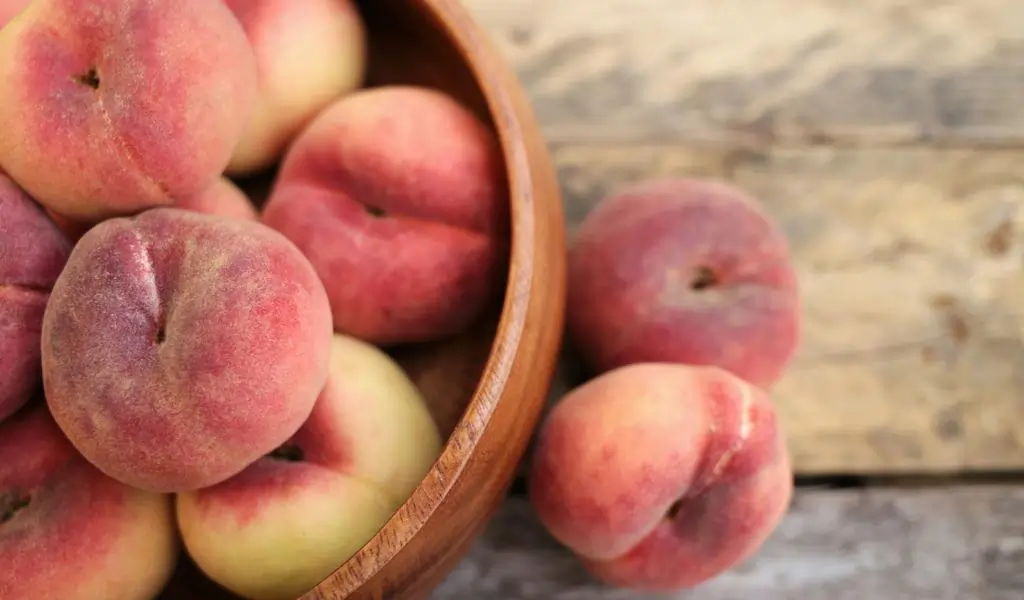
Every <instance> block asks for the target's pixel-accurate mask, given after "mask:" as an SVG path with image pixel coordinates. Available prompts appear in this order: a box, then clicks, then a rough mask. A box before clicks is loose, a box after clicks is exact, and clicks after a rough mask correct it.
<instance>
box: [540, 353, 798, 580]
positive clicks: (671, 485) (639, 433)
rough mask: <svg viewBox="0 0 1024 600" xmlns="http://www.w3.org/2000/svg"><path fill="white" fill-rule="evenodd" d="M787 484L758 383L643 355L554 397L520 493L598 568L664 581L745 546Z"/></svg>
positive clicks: (744, 551)
mask: <svg viewBox="0 0 1024 600" xmlns="http://www.w3.org/2000/svg"><path fill="white" fill-rule="evenodd" d="M792 485H793V484H792V476H791V473H790V462H789V455H788V452H787V449H786V446H785V440H784V438H783V436H782V434H781V431H780V427H779V424H778V423H777V421H776V417H775V413H774V410H773V408H772V405H771V404H770V401H769V399H768V396H767V394H766V393H765V392H764V391H762V390H761V389H760V388H757V387H755V386H752V385H750V384H748V383H745V382H744V381H742V380H740V379H739V378H737V377H735V376H734V375H731V374H730V373H728V372H727V371H724V370H722V369H719V368H717V367H698V366H686V365H678V364H671V363H643V364H635V365H630V366H626V367H620V368H618V369H615V370H613V371H609V372H608V373H605V374H604V375H601V376H599V377H597V378H596V379H592V380H590V381H589V382H587V383H585V384H583V385H582V386H580V387H578V388H576V389H574V390H573V391H571V392H569V393H568V394H567V395H566V396H564V397H563V398H562V400H561V401H560V402H559V403H558V404H556V405H555V407H554V409H553V410H552V411H551V412H550V413H549V415H548V416H547V417H546V418H545V421H544V422H543V424H542V426H541V428H540V430H539V433H538V436H537V440H536V444H535V448H534V454H533V463H532V468H531V471H530V479H529V495H530V501H531V503H532V505H533V507H534V509H535V510H536V512H537V514H538V516H539V517H540V519H541V521H542V522H543V523H544V525H545V526H546V527H547V529H548V530H549V531H550V532H551V534H552V535H553V536H554V537H555V538H556V539H557V540H559V541H560V542H561V543H563V544H564V545H565V546H567V547H568V548H570V549H571V550H573V551H574V552H575V553H576V554H577V555H578V556H579V557H580V558H581V560H582V562H583V564H584V565H585V566H586V567H587V568H588V569H589V570H590V571H591V572H592V573H593V574H594V575H596V576H597V577H598V578H600V579H601V580H603V581H605V582H607V583H609V584H612V585H616V586H620V587H625V588H631V589H638V590H647V591H669V590H676V589H681V588H687V587H692V586H695V585H697V584H699V583H702V582H704V581H707V580H709V579H711V578H713V577H715V576H716V575H718V574H719V573H721V572H723V571H725V570H727V569H729V568H731V567H733V566H735V565H737V564H738V563H740V562H741V561H743V560H744V559H746V558H747V557H749V556H750V555H751V554H752V553H754V552H755V551H756V550H757V549H758V548H759V547H760V546H761V544H762V543H763V542H764V540H765V539H766V538H767V537H768V536H769V535H770V534H771V533H772V532H773V531H774V530H775V528H776V527H777V525H778V523H779V521H780V520H781V518H782V516H783V515H784V513H785V511H786V508H787V506H788V504H789V500H790V497H791V494H792Z"/></svg>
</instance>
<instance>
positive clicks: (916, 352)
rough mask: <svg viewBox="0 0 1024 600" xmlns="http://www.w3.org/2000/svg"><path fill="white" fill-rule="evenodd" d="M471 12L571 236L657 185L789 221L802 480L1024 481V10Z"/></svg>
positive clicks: (794, 400) (793, 396) (486, 1)
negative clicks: (955, 476)
mask: <svg viewBox="0 0 1024 600" xmlns="http://www.w3.org/2000/svg"><path fill="white" fill-rule="evenodd" d="M464 4H465V5H466V6H467V7H469V8H470V10H471V11H472V12H473V13H474V14H475V16H476V18H477V19H478V20H479V22H480V23H482V24H483V25H484V26H485V27H486V28H487V29H488V31H489V32H490V33H491V35H492V37H493V39H494V40H495V42H496V44H497V45H498V47H499V48H500V50H501V51H502V52H503V53H504V54H505V56H506V57H507V58H508V59H509V60H510V61H511V63H512V65H513V67H514V68H515V69H516V71H517V72H518V73H519V74H520V76H521V78H522V80H523V82H524V85H525V86H526V89H527V91H528V93H529V94H530V96H531V98H532V100H533V103H534V107H535V110H536V111H537V114H538V116H539V118H540V120H541V123H542V127H543V129H544V131H545V133H546V135H547V136H548V139H549V142H550V144H551V145H552V148H553V150H554V152H555V156H556V159H557V163H558V166H559V172H560V178H561V182H562V186H563V189H564V191H565V195H566V198H565V201H566V214H567V218H568V220H569V229H570V234H571V233H572V231H573V229H574V226H575V225H577V224H578V223H579V222H580V220H581V219H582V218H583V217H584V216H585V215H586V213H587V211H588V210H589V209H590V208H591V207H593V206H594V205H595V203H596V202H598V201H599V200H600V199H601V198H602V197H603V195H605V194H607V193H608V192H610V191H612V190H614V189H615V188H616V186H619V185H622V184H625V183H627V182H631V181H636V180H638V179H641V178H648V177H654V176H669V175H672V176H675V175H697V176H709V177H716V178H722V179H725V180H727V181H731V182H733V183H735V184H737V185H740V186H743V187H744V188H746V189H748V190H750V191H751V192H753V193H754V194H756V195H757V196H759V197H760V198H761V199H762V200H763V201H764V202H765V204H766V205H767V206H768V208H769V209H770V211H771V212H772V214H773V215H774V216H775V217H776V218H777V219H778V221H779V223H780V225H781V226H782V227H783V228H784V230H785V231H786V233H787V234H788V236H789V238H790V240H791V243H792V245H793V249H794V253H795V261H796V264H797V266H798V268H799V273H800V277H801V281H802V288H803V294H804V296H805V299H806V300H805V302H806V310H805V315H806V329H805V334H804V340H803V344H802V346H801V348H800V350H799V352H798V355H797V357H796V359H795V361H794V363H793V367H792V370H791V372H790V373H789V374H788V375H787V376H786V377H785V378H784V379H783V381H782V382H780V384H779V385H778V386H777V388H776V390H775V397H776V401H777V403H778V407H779V412H780V414H781V417H782V420H783V424H784V425H785V427H786V429H787V432H788V437H789V439H790V446H791V449H792V452H793V455H794V460H795V468H796V470H797V471H798V472H799V473H801V474H831V473H867V474H873V473H880V474H893V473H901V474H902V473H956V472H961V471H995V470H1018V469H1019V470H1024V342H1022V331H1024V329H1022V328H1024V251H1022V250H1024V211H1022V208H1024V171H1022V170H1021V166H1020V165H1021V164H1024V144H1022V143H1021V142H1022V141H1024V109H1021V108H1020V98H1021V97H1024V3H1020V2H1014V1H1012V0H981V1H975V2H967V1H966V0H964V1H941V2H940V1H936V0H865V1H864V2H846V1H843V0H765V1H764V2H749V1H748V0H720V1H718V2H707V1H705V0H628V1H627V0H590V1H588V2H587V3H586V8H585V10H581V5H580V3H579V2H577V1H576V0H464ZM569 384H570V385H571V384H572V382H569Z"/></svg>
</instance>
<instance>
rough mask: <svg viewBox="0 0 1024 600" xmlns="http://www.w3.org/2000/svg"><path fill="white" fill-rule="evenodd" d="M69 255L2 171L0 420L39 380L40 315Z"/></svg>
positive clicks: (61, 240) (56, 231)
mask: <svg viewBox="0 0 1024 600" xmlns="http://www.w3.org/2000/svg"><path fill="white" fill-rule="evenodd" d="M70 252H71V244H70V242H69V241H68V240H67V238H65V237H64V235H63V234H62V233H61V232H60V230H59V229H57V226H56V225H55V224H54V223H53V221H51V220H50V219H49V218H47V216H46V213H44V212H43V209H42V207H40V206H39V205H38V204H36V203H35V202H34V201H33V200H32V198H30V197H29V196H28V194H26V193H25V191H24V190H22V189H21V188H19V187H18V186H17V185H16V184H15V183H14V182H13V181H11V180H10V179H9V178H8V177H6V176H5V175H4V174H3V173H0V421H2V420H4V419H5V418H7V417H9V416H10V415H11V414H13V413H14V412H15V411H16V410H18V409H19V408H21V407H22V406H23V405H24V404H25V403H26V402H27V401H28V400H29V398H30V397H31V396H32V395H33V394H34V393H35V392H36V391H37V389H38V388H39V385H40V384H41V382H42V372H41V369H40V352H41V346H40V343H39V339H40V335H41V334H40V331H41V329H42V324H43V312H44V311H45V309H46V303H47V301H48V300H49V297H50V289H51V288H52V287H53V284H54V282H55V281H56V280H57V277H58V276H59V275H60V272H61V270H62V269H63V268H64V263H65V262H66V261H67V259H68V254H69V253H70Z"/></svg>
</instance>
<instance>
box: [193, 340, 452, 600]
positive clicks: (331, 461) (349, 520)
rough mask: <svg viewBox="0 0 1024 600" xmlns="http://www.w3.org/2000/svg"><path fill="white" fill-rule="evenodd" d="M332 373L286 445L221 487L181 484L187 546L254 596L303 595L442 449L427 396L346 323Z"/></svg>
mask: <svg viewBox="0 0 1024 600" xmlns="http://www.w3.org/2000/svg"><path fill="white" fill-rule="evenodd" d="M330 373H331V374H330V376H329V378H328V383H327V385H326V387H325V388H324V390H323V392H322V393H321V395H320V398H319V400H318V401H317V404H316V408H314V409H313V413H312V414H311V415H310V417H309V420H308V421H307V422H306V423H305V425H303V426H302V428H301V429H300V430H299V432H298V433H296V435H295V436H294V437H293V438H292V439H291V440H289V441H288V442H287V443H286V444H284V445H282V447H281V448H279V449H278V450H277V451H275V452H273V453H271V454H270V455H269V456H267V457H266V458H264V459H263V460H260V461H259V462H257V463H255V464H254V465H252V466H250V467H249V468H248V469H246V470H245V471H243V472H242V473H241V474H239V475H237V476H235V477H233V478H231V479H229V480H228V481H226V482H224V483H221V484H219V485H215V486H212V487H210V488H206V489H202V490H198V491H193V492H188V493H182V494H179V495H178V500H177V514H178V523H179V524H180V530H181V534H182V539H183V540H184V545H185V549H186V550H187V551H188V553H189V555H190V556H191V557H192V559H193V560H194V561H195V564H196V565H198V566H199V568H200V569H201V570H202V571H203V572H204V573H205V574H206V575H207V576H208V577H210V578H211V579H212V580H214V581H216V582H217V583H219V584H220V585H222V586H224V587H225V588H227V589H229V590H231V591H233V592H234V593H236V594H239V595H241V596H244V597H246V598H252V599H255V600H277V599H281V600H292V599H293V598H297V597H299V596H300V595H302V594H303V593H305V592H307V591H308V590H310V589H311V588H313V587H314V586H315V585H316V584H318V583H319V582H320V581H322V580H323V579H324V578H326V577H327V575H328V574H330V573H331V572H332V571H333V570H334V569H336V568H337V567H339V566H340V565H341V564H342V563H343V562H345V561H346V560H347V559H348V558H350V557H351V556H352V555H354V554H355V553H356V552H357V551H358V550H359V549H360V548H361V547H362V546H363V545H364V544H365V543H366V542H368V541H369V540H370V538H372V537H373V535H374V534H375V533H376V532H377V531H378V530H379V529H380V527H382V526H383V525H384V523H385V522H386V521H387V520H388V519H389V518H390V517H391V516H392V515H393V514H394V512H395V511H396V510H397V509H398V508H399V506H400V505H401V504H402V503H403V502H405V500H406V499H407V498H408V497H409V496H410V495H411V494H412V491H413V489H415V487H416V486H417V485H418V484H419V482H420V481H421V480H422V479H423V477H424V476H425V475H426V473H427V471H428V470H429V469H430V467H431V466H432V465H433V463H434V461H435V460H436V459H437V456H438V455H439V453H440V448H441V439H440V437H439V435H438V432H437V429H436V427H435V426H434V424H433V421H431V418H430V413H429V412H428V411H427V408H426V404H425V403H424V401H423V397H422V396H421V395H420V394H419V393H418V392H417V390H416V388H415V387H414V386H413V384H412V382H411V381H409V379H408V377H406V376H405V374H404V373H403V372H402V370H401V369H400V368H399V367H398V365H397V364H396V363H395V362H394V361H393V360H392V359H391V358H389V357H388V356H387V355H386V354H384V353H383V352H382V351H380V350H379V349H377V348H376V347H374V346H372V345H370V344H367V343H364V342H361V341H359V340H356V339H354V338H351V337H347V336H343V335H336V336H335V337H334V343H333V345H332V350H331V372H330Z"/></svg>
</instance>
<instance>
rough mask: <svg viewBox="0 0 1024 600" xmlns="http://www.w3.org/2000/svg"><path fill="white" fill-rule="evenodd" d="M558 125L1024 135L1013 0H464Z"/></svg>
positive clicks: (600, 132) (712, 135)
mask: <svg viewBox="0 0 1024 600" xmlns="http://www.w3.org/2000/svg"><path fill="white" fill-rule="evenodd" d="M463 3H464V4H465V5H466V6H467V7H468V8H469V9H470V10H471V11H472V12H473V13H474V14H475V16H476V17H477V19H478V20H479V21H480V22H481V24H483V25H484V26H485V27H486V28H487V29H488V30H489V31H490V32H491V34H492V36H493V38H494V40H495V42H496V43H497V44H498V46H499V48H500V50H501V51H502V52H503V53H504V54H505V55H506V56H507V57H508V58H509V59H510V60H511V62H512V64H513V66H514V67H515V68H516V69H517V71H518V73H519V74H520V75H521V77H522V80H523V82H524V84H525V86H526V88H527V90H528V91H529V93H530V94H531V96H532V98H533V100H534V103H535V106H536V109H537V111H538V114H539V117H540V119H541V121H542V123H543V125H544V127H545V130H546V132H547V134H548V135H549V137H550V138H551V139H554V140H560V141H564V140H594V139H600V140H608V139H632V140H636V139H642V140H650V139H655V138H666V137H671V138H679V137H686V138H688V139H712V140H746V141H750V140H766V139H776V140H778V139H801V140H808V139H814V140H821V139H846V140H864V139H870V140H873V141H889V142H891V141H907V140H947V141H948V140H961V141H963V140H974V141H983V142H987V143H1014V142H1019V141H1020V140H1021V139H1022V138H1024V111H1021V110H1020V108H1019V98H1021V97H1022V96H1024V3H1021V2H1016V1H1014V0H974V1H971V2H966V1H951V0H942V1H940V0H864V1H861V2H847V1H846V0H765V1H761V2H750V1H748V0H718V1H716V2H708V1H707V0H587V2H585V3H581V2H580V0H463Z"/></svg>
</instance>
